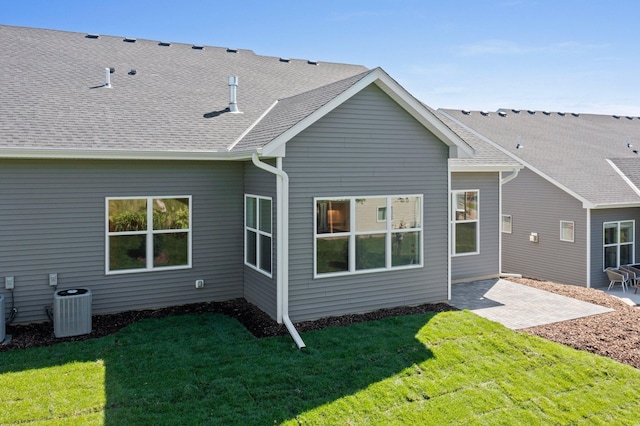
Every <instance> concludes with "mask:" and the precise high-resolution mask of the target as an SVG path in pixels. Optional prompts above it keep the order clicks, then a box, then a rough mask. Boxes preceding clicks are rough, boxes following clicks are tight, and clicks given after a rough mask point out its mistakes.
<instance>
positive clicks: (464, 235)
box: [451, 190, 480, 255]
mask: <svg viewBox="0 0 640 426" xmlns="http://www.w3.org/2000/svg"><path fill="white" fill-rule="evenodd" d="M478 192H479V191H477V190H474V191H453V192H452V206H453V208H452V209H451V210H452V214H453V218H452V219H451V225H452V226H451V232H452V234H453V235H452V240H453V254H454V255H456V254H476V253H478V252H479V242H478V241H479V214H478V213H479V211H480V210H479V205H478V201H479V200H478V198H479V194H478Z"/></svg>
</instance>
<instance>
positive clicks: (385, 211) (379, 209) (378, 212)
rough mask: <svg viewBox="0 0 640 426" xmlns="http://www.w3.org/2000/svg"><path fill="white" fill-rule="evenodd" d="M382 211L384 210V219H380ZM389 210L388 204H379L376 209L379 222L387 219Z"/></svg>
mask: <svg viewBox="0 0 640 426" xmlns="http://www.w3.org/2000/svg"><path fill="white" fill-rule="evenodd" d="M380 211H384V219H383V220H380ZM387 211H388V210H387V206H379V207H378V208H377V209H376V221H377V222H378V223H383V222H386V221H387Z"/></svg>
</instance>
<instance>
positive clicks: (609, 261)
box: [603, 220, 635, 269]
mask: <svg viewBox="0 0 640 426" xmlns="http://www.w3.org/2000/svg"><path fill="white" fill-rule="evenodd" d="M603 228H604V235H603V243H604V244H603V246H604V250H603V251H604V261H603V263H604V266H603V269H606V268H609V267H613V268H617V267H619V266H620V265H629V264H632V263H634V259H635V253H634V246H635V244H634V240H635V237H634V235H635V221H633V220H627V221H621V222H605V223H604V224H603Z"/></svg>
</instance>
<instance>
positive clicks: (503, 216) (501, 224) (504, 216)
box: [500, 214, 513, 234]
mask: <svg viewBox="0 0 640 426" xmlns="http://www.w3.org/2000/svg"><path fill="white" fill-rule="evenodd" d="M507 217H508V218H509V230H508V231H505V230H504V219H505V218H507ZM500 230H501V231H502V233H503V234H512V233H513V216H511V215H510V214H503V215H502V220H501V221H500Z"/></svg>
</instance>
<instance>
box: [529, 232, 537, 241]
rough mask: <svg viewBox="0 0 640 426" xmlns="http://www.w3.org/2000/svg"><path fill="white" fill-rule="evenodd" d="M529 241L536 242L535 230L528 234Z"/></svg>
mask: <svg viewBox="0 0 640 426" xmlns="http://www.w3.org/2000/svg"><path fill="white" fill-rule="evenodd" d="M529 241H531V242H532V243H537V242H538V233H537V232H532V233H531V235H529Z"/></svg>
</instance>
